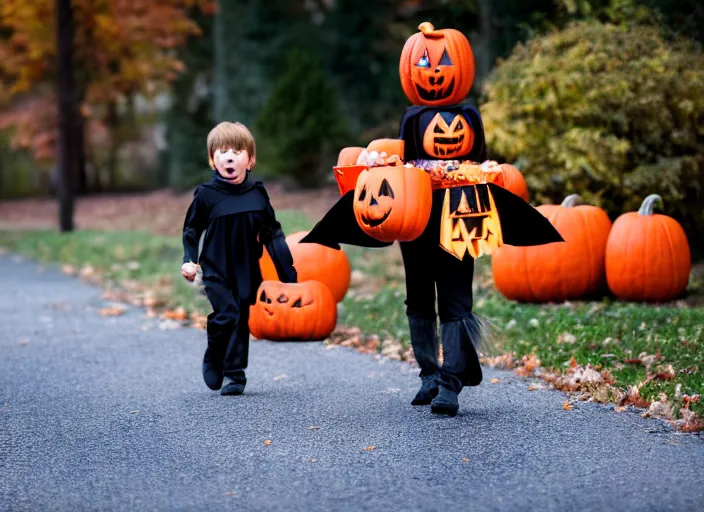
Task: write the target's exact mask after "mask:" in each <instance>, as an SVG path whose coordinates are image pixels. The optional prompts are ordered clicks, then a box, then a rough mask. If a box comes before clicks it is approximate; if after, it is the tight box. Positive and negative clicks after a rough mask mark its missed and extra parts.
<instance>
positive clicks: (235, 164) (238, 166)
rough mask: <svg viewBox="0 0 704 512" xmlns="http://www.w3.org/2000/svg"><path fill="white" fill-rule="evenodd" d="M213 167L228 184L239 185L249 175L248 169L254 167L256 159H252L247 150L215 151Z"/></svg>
mask: <svg viewBox="0 0 704 512" xmlns="http://www.w3.org/2000/svg"><path fill="white" fill-rule="evenodd" d="M213 165H214V166H215V169H217V171H218V174H219V175H220V176H222V177H223V178H224V179H226V180H227V181H228V182H230V183H232V184H234V185H239V184H240V183H242V181H244V178H245V176H246V175H247V169H251V168H252V166H253V165H254V158H250V157H249V154H248V153H247V150H246V149H232V148H230V149H228V150H227V151H222V150H220V149H217V150H215V154H214V155H213Z"/></svg>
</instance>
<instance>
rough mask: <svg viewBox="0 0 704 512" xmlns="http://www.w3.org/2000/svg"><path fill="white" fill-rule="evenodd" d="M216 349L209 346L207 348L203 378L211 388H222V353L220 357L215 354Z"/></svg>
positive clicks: (204, 357)
mask: <svg viewBox="0 0 704 512" xmlns="http://www.w3.org/2000/svg"><path fill="white" fill-rule="evenodd" d="M215 352H216V351H215V350H213V349H212V348H210V347H208V348H206V349H205V355H204V356H203V380H204V381H205V385H206V386H208V387H209V388H210V389H214V390H217V389H220V387H221V386H222V380H223V377H224V376H223V373H222V355H220V357H218V356H217V354H215Z"/></svg>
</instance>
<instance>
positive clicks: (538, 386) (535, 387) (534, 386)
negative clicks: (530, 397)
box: [528, 384, 545, 391]
mask: <svg viewBox="0 0 704 512" xmlns="http://www.w3.org/2000/svg"><path fill="white" fill-rule="evenodd" d="M539 389H545V386H543V385H542V384H531V385H530V386H528V391H537V390H539Z"/></svg>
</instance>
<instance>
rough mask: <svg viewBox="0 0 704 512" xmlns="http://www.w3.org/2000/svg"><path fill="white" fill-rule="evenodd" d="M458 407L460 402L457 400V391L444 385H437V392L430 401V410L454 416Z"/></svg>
mask: <svg viewBox="0 0 704 512" xmlns="http://www.w3.org/2000/svg"><path fill="white" fill-rule="evenodd" d="M459 408H460V404H459V402H458V401H457V393H455V392H454V391H451V390H449V389H447V388H446V387H445V386H438V394H437V396H436V397H435V398H433V401H432V402H431V403H430V410H431V412H432V413H434V414H446V415H448V416H455V415H457V411H458V410H459Z"/></svg>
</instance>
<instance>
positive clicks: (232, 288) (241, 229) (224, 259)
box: [181, 122, 297, 395]
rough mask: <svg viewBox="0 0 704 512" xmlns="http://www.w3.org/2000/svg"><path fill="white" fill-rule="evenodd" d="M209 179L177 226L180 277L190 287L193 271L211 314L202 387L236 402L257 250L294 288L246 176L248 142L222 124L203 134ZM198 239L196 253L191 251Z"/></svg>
mask: <svg viewBox="0 0 704 512" xmlns="http://www.w3.org/2000/svg"><path fill="white" fill-rule="evenodd" d="M207 144H208V157H209V161H210V166H211V168H212V169H213V178H212V179H211V180H210V181H209V182H207V183H204V184H202V185H200V186H199V187H198V188H197V189H196V191H195V192H194V194H193V195H194V197H193V202H192V203H191V205H190V207H189V209H188V213H187V214H186V219H185V221H184V224H183V248H184V256H183V265H182V267H181V273H182V275H183V276H184V277H185V278H186V279H188V280H189V281H193V280H194V278H195V275H196V270H197V264H198V265H200V266H201V269H202V272H203V284H204V285H205V292H206V294H207V296H208V300H209V301H210V304H211V305H212V307H213V312H212V313H211V314H210V315H208V323H207V333H208V346H207V348H206V350H205V355H204V357H203V379H204V380H205V383H206V385H207V386H208V387H209V388H210V389H214V390H217V389H220V388H221V387H222V383H223V379H224V377H228V378H229V379H230V382H229V383H228V384H226V385H225V386H224V387H222V389H221V391H220V393H221V394H222V395H241V394H242V393H243V392H244V388H245V385H246V383H247V379H246V376H245V369H246V368H247V364H248V355H249V307H250V305H252V304H254V301H255V299H256V293H257V289H258V287H259V285H260V284H261V281H262V276H261V272H260V269H259V258H260V257H261V255H262V251H263V246H266V248H267V251H269V254H270V255H271V258H272V260H273V262H274V265H275V267H276V271H277V273H278V276H279V279H280V280H281V281H282V282H284V283H295V282H296V281H297V274H296V269H295V268H294V266H293V258H292V256H291V252H290V250H289V247H288V245H287V244H286V239H285V236H284V233H283V231H282V229H281V225H280V224H279V222H278V221H277V220H276V215H275V213H274V209H273V208H272V206H271V204H270V202H269V195H268V194H267V192H266V189H265V188H264V185H263V184H262V182H261V181H252V180H251V179H250V177H249V173H250V171H251V170H252V168H253V167H254V165H255V163H256V150H255V142H254V137H253V136H252V134H251V133H250V132H249V130H248V129H247V128H246V127H245V126H244V125H242V124H241V123H229V122H223V123H220V124H218V125H217V126H216V127H215V128H213V129H212V130H211V132H210V133H209V134H208V140H207ZM203 231H205V238H204V240H203V248H202V251H201V253H200V256H199V255H198V244H199V241H200V237H201V234H202V232H203Z"/></svg>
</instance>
